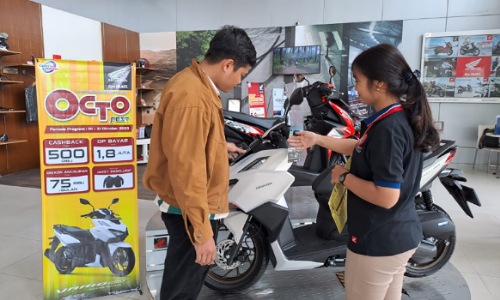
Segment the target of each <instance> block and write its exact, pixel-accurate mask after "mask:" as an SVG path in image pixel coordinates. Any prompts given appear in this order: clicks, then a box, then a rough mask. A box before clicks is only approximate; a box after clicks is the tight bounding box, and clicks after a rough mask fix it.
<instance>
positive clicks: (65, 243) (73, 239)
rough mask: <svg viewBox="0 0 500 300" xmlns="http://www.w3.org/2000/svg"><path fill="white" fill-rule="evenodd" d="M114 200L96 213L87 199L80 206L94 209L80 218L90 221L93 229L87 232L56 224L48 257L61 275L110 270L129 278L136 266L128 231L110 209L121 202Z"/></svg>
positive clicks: (81, 201)
mask: <svg viewBox="0 0 500 300" xmlns="http://www.w3.org/2000/svg"><path fill="white" fill-rule="evenodd" d="M118 201H119V200H118V198H114V199H113V201H112V202H111V204H110V205H109V207H108V208H100V209H98V210H95V208H94V206H92V204H90V202H89V201H88V200H86V199H83V198H80V203H81V204H84V205H90V206H92V212H90V213H88V214H84V215H81V217H82V218H91V219H92V223H93V224H94V227H92V228H90V229H89V230H84V229H81V228H78V227H74V226H67V225H61V224H55V225H54V234H55V236H53V237H51V238H50V239H51V240H52V241H51V242H50V248H47V249H45V253H44V254H45V256H46V257H47V258H48V259H49V260H50V261H52V262H53V263H54V265H55V267H56V269H57V271H59V273H61V274H70V273H71V272H73V270H74V269H75V268H76V267H94V268H104V267H108V268H109V269H110V270H111V272H112V273H113V274H115V275H116V276H127V275H128V274H130V272H132V270H133V269H134V265H135V255H134V251H133V250H132V247H131V246H130V244H128V243H125V242H124V240H125V238H126V237H127V236H128V234H129V233H128V229H127V226H126V225H125V224H123V222H122V221H121V219H120V218H119V217H118V216H117V214H115V213H114V212H113V211H112V210H111V209H110V207H111V205H113V204H116V203H118Z"/></svg>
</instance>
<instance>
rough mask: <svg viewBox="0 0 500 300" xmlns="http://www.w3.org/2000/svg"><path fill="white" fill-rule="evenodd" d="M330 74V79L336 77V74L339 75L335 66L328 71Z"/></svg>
mask: <svg viewBox="0 0 500 300" xmlns="http://www.w3.org/2000/svg"><path fill="white" fill-rule="evenodd" d="M328 74H330V77H333V76H335V74H337V68H335V66H330V68H329V69H328Z"/></svg>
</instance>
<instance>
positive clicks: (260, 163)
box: [205, 95, 480, 293]
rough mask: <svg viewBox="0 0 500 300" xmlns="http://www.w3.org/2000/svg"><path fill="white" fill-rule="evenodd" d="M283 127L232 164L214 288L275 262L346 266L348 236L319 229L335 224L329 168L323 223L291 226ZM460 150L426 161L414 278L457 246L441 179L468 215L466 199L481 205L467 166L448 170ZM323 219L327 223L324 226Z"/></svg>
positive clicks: (320, 195) (318, 186) (253, 276)
mask: <svg viewBox="0 0 500 300" xmlns="http://www.w3.org/2000/svg"><path fill="white" fill-rule="evenodd" d="M296 96H297V95H296ZM299 96H300V97H295V99H294V97H293V95H292V97H290V101H291V104H292V105H296V104H297V103H300V102H301V101H302V99H303V98H302V95H299ZM294 102H296V103H294ZM283 126H286V125H285V124H284V123H281V124H277V125H275V126H274V127H272V128H271V129H269V130H268V131H267V132H266V133H265V134H264V135H263V136H262V138H261V139H257V140H256V141H254V142H253V143H252V144H251V145H250V150H248V151H247V152H246V153H245V154H243V155H242V156H241V157H240V158H239V159H237V161H236V162H234V163H233V164H232V165H231V170H230V190H229V201H230V207H231V211H230V213H229V216H228V217H227V218H225V219H224V220H223V221H222V222H221V227H220V230H219V237H218V239H217V258H216V261H215V265H214V266H212V267H211V268H210V270H209V273H208V276H207V278H206V281H205V285H206V286H207V287H209V288H210V289H213V290H216V291H218V292H221V293H236V292H240V291H242V290H244V289H246V288H248V287H250V286H252V285H253V284H254V283H256V282H257V281H258V280H259V278H260V277H261V276H262V274H263V273H264V271H265V270H266V268H267V266H268V263H269V260H271V262H272V264H273V267H274V269H275V270H276V271H285V270H304V269H313V268H318V267H323V266H342V265H343V262H344V260H345V253H346V244H347V242H346V237H347V236H346V235H345V234H341V233H338V232H337V237H336V238H333V239H325V238H322V237H320V236H318V235H317V230H316V228H317V227H318V226H331V227H332V228H333V229H334V230H335V229H336V228H335V224H334V222H333V219H332V218H331V214H329V213H328V208H326V209H325V208H324V207H325V205H324V198H326V199H327V198H328V197H329V196H330V193H331V190H332V186H331V183H330V176H329V175H330V174H331V168H329V169H327V170H325V171H324V172H323V173H322V174H321V175H319V176H318V178H317V179H316V180H315V182H314V183H313V190H314V191H315V194H316V195H317V200H318V202H319V203H320V205H319V211H318V220H317V222H316V223H313V224H308V225H304V226H300V227H295V228H294V227H293V226H292V222H291V220H290V217H289V211H288V207H287V203H286V200H285V198H284V194H285V192H286V191H287V190H288V189H289V187H290V186H291V185H292V183H293V181H294V178H293V176H292V175H291V174H290V173H289V172H288V169H289V168H290V166H291V165H292V163H291V162H289V161H288V149H283V148H278V149H273V147H272V145H276V144H280V142H281V141H282V139H286V137H283V136H282V135H281V134H280V131H281V129H282V127H283ZM268 144H271V146H269V145H268ZM262 149H264V150H262ZM266 149H267V150H266ZM456 149H457V147H456V145H455V144H454V142H452V141H443V142H442V144H441V147H439V148H438V149H436V151H434V152H433V153H432V154H431V155H430V156H429V157H428V158H427V159H426V162H425V164H424V170H423V174H422V180H421V182H422V184H421V191H420V193H419V194H418V195H416V196H415V207H416V209H417V211H418V214H419V217H420V220H421V222H422V227H423V234H424V239H423V240H422V242H421V244H420V246H419V247H418V249H417V251H416V253H415V254H414V256H413V257H412V258H411V259H410V261H409V263H408V271H407V273H406V275H408V276H412V277H422V276H427V275H430V274H432V273H434V272H436V271H438V270H439V269H440V268H441V267H442V266H443V265H444V264H446V262H448V260H449V259H450V257H451V254H452V253H453V250H454V247H455V242H456V239H455V226H454V223H453V221H452V220H451V219H450V217H449V216H448V214H447V213H446V212H445V211H444V210H443V209H442V208H440V207H439V206H437V205H435V204H434V203H433V198H432V195H431V193H430V186H431V183H432V181H433V180H434V179H435V178H437V177H439V179H440V181H441V182H442V183H443V185H444V186H445V187H446V188H447V190H448V191H449V192H450V194H451V195H452V196H453V197H454V198H455V200H456V201H457V203H458V204H459V205H460V206H461V207H462V208H463V209H464V211H465V212H466V213H467V214H468V215H469V216H470V217H472V213H471V211H470V209H469V207H468V204H467V202H471V203H474V204H476V205H478V206H480V202H479V200H478V199H477V196H476V194H475V192H474V190H473V189H471V188H468V187H466V186H462V185H461V184H460V183H459V181H465V178H463V177H460V175H459V174H460V172H461V170H454V169H449V168H446V167H447V165H448V164H449V163H450V162H451V159H452V158H453V156H454V155H455V152H456ZM326 207H327V205H326ZM325 211H326V212H327V213H326V216H328V217H327V218H324V216H325V214H323V220H319V219H320V217H321V216H320V213H321V212H325ZM320 221H322V222H323V224H321V225H318V222H320ZM325 221H326V223H325ZM320 223H321V222H320Z"/></svg>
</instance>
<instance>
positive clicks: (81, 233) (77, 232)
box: [54, 225, 94, 243]
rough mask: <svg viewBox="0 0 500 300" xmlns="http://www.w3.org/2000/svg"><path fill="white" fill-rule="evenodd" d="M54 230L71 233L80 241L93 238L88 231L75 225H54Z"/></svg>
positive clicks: (83, 241)
mask: <svg viewBox="0 0 500 300" xmlns="http://www.w3.org/2000/svg"><path fill="white" fill-rule="evenodd" d="M54 231H56V232H59V233H61V234H67V235H71V236H72V237H74V238H76V239H77V240H79V241H80V242H82V243H85V242H88V241H93V240H94V236H93V235H92V234H91V233H90V232H89V231H87V230H84V229H81V228H79V227H76V226H66V225H54Z"/></svg>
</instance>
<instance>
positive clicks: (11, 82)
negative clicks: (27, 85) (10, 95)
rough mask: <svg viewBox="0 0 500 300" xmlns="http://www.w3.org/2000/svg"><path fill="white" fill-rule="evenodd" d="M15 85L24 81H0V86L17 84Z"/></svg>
mask: <svg viewBox="0 0 500 300" xmlns="http://www.w3.org/2000/svg"><path fill="white" fill-rule="evenodd" d="M17 83H24V81H19V80H0V84H17Z"/></svg>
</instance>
